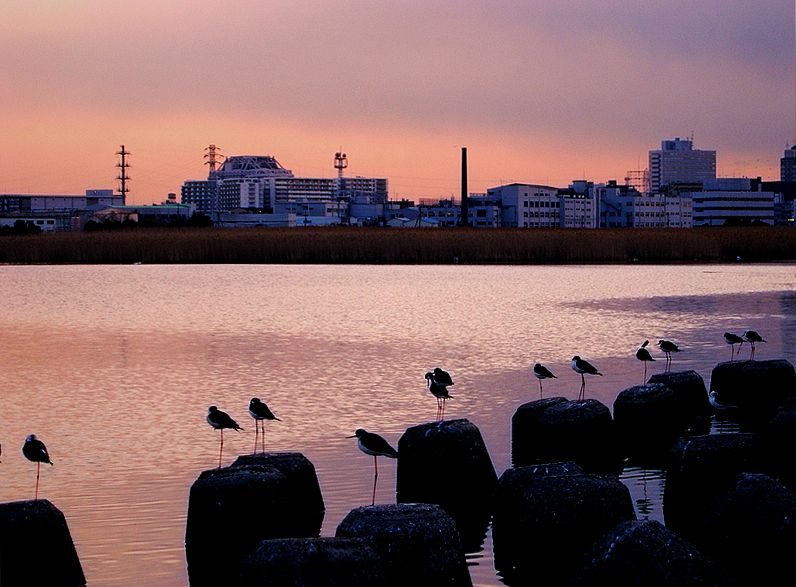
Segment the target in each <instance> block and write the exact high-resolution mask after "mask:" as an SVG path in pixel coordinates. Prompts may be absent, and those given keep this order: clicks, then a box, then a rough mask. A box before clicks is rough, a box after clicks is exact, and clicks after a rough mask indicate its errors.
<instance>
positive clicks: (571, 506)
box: [492, 462, 636, 585]
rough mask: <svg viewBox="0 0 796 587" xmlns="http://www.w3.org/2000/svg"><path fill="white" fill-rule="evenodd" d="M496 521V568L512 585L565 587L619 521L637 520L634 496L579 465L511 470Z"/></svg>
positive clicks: (500, 493)
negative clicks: (580, 561) (583, 558)
mask: <svg viewBox="0 0 796 587" xmlns="http://www.w3.org/2000/svg"><path fill="white" fill-rule="evenodd" d="M495 501H496V503H495V512H494V516H493V520H492V540H493V544H494V554H495V568H496V569H497V570H498V571H499V572H500V574H501V575H502V576H503V577H504V579H506V580H507V582H508V583H509V584H510V585H532V584H533V585H537V584H538V585H565V584H566V583H567V581H568V580H569V579H570V576H571V574H572V573H573V572H574V570H575V567H574V565H573V560H578V559H579V557H581V556H582V555H583V554H584V553H585V552H586V551H587V550H588V549H589V548H590V547H591V546H592V544H593V543H594V542H595V541H596V540H597V539H598V538H599V537H600V536H602V535H603V534H605V533H606V532H608V531H609V530H610V529H611V528H613V527H614V526H616V525H617V524H618V523H620V522H624V521H628V520H635V519H636V515H635V512H634V510H633V501H632V499H631V497H630V491H629V490H628V488H627V486H625V485H624V484H623V483H622V482H621V481H619V479H618V477H616V476H615V475H611V474H586V473H584V472H583V470H582V469H581V468H580V467H579V466H578V465H576V464H575V463H572V462H569V463H552V464H547V465H530V466H526V467H516V468H514V469H509V470H507V471H506V472H505V473H503V475H501V477H500V480H499V481H498V490H497V494H496V500H495Z"/></svg>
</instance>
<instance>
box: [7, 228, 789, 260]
mask: <svg viewBox="0 0 796 587" xmlns="http://www.w3.org/2000/svg"><path fill="white" fill-rule="evenodd" d="M738 258H740V259H741V260H743V261H757V262H760V261H793V260H796V230H794V229H793V228H789V227H743V228H730V227H720V228H693V229H599V230H581V229H461V228H455V229H387V228H342V227H330V228H286V229H274V228H246V229H228V228H225V229H208V228H196V229H189V228H179V229H138V230H129V231H124V230H121V231H108V232H90V233H86V232H82V233H72V232H67V233H55V234H40V235H31V236H9V237H4V238H0V263H6V264H125V263H137V262H140V263H267V264H272V263H280V264H282V263H284V264H290V263H306V264H309V263H314V264H334V263H358V264H450V263H468V264H567V263H630V262H639V263H694V262H731V261H736V260H737V259H738Z"/></svg>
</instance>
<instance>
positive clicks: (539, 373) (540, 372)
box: [533, 363, 558, 399]
mask: <svg viewBox="0 0 796 587" xmlns="http://www.w3.org/2000/svg"><path fill="white" fill-rule="evenodd" d="M533 376H534V377H536V378H537V379H538V380H539V399H541V398H542V379H558V377H556V376H555V375H553V372H552V371H550V369H548V368H547V367H545V366H544V365H542V364H541V363H536V364H535V365H534V366H533Z"/></svg>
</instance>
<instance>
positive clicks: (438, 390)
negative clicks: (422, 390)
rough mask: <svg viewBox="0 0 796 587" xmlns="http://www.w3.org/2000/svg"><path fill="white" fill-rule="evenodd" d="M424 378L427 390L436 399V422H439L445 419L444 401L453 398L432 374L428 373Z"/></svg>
mask: <svg viewBox="0 0 796 587" xmlns="http://www.w3.org/2000/svg"><path fill="white" fill-rule="evenodd" d="M425 377H426V386H427V387H428V390H429V391H430V392H431V395H433V396H434V397H435V398H437V422H439V421H440V420H442V419H443V418H444V417H445V400H448V399H451V398H452V397H453V396H452V395H451V394H450V393H448V386H447V385H442V384H441V383H439V382H438V381H437V380H436V379H435V378H434V373H432V372H431V371H429V372H428V373H426V375H425ZM451 385H452V384H451Z"/></svg>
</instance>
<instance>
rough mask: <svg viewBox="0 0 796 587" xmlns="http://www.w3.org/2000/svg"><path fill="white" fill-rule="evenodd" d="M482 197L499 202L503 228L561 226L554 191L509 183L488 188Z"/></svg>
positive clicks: (558, 203) (542, 186)
mask: <svg viewBox="0 0 796 587" xmlns="http://www.w3.org/2000/svg"><path fill="white" fill-rule="evenodd" d="M486 197H488V198H491V199H493V200H494V201H496V202H500V208H501V211H502V216H503V226H505V227H517V228H541V227H558V226H560V225H561V203H560V201H559V197H558V188H554V187H551V186H546V185H537V184H529V183H511V184H508V185H502V186H498V187H494V188H489V189H488V190H487V191H486Z"/></svg>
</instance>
